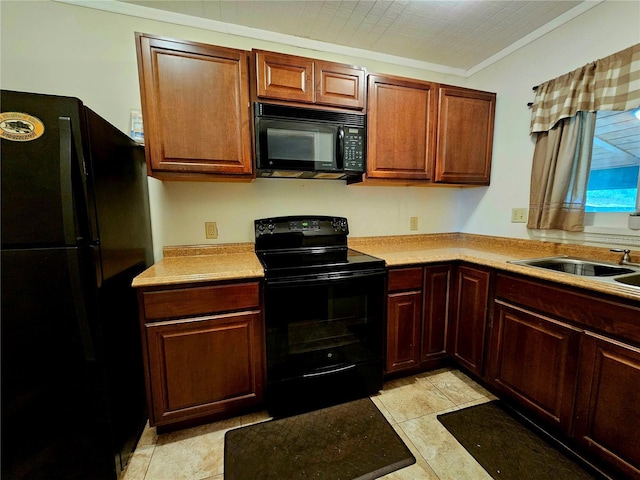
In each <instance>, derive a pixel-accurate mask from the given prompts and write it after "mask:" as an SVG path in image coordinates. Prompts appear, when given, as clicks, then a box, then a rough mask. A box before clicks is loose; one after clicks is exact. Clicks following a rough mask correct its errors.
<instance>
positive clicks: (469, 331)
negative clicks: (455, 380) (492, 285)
mask: <svg viewBox="0 0 640 480" xmlns="http://www.w3.org/2000/svg"><path fill="white" fill-rule="evenodd" d="M489 279H490V272H489V271H488V270H484V269H480V268H476V267H471V266H469V265H460V266H459V267H458V268H457V271H456V280H455V287H454V288H455V290H454V298H455V301H454V304H453V308H454V310H453V312H452V318H451V324H450V325H449V338H448V341H447V343H448V345H447V350H448V351H449V354H450V355H451V356H452V357H453V359H454V360H455V361H457V362H458V363H459V364H460V365H461V366H463V367H464V368H466V369H467V370H469V371H470V372H472V373H474V374H476V375H478V376H480V377H481V376H482V374H483V367H484V352H485V339H486V333H487V307H488V303H489Z"/></svg>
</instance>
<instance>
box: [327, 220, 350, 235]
mask: <svg viewBox="0 0 640 480" xmlns="http://www.w3.org/2000/svg"><path fill="white" fill-rule="evenodd" d="M331 226H332V227H333V229H334V230H336V231H337V230H342V231H343V232H345V231H346V230H347V219H346V218H334V219H333V220H332V221H331Z"/></svg>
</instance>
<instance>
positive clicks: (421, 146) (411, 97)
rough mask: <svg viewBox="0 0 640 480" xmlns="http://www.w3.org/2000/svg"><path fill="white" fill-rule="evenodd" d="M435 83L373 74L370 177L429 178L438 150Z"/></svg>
mask: <svg viewBox="0 0 640 480" xmlns="http://www.w3.org/2000/svg"><path fill="white" fill-rule="evenodd" d="M435 87H436V86H435V84H433V83H429V82H421V81H417V80H416V81H412V80H409V79H403V78H398V77H389V76H380V75H369V91H368V94H367V95H368V112H369V113H368V118H367V122H368V127H367V135H368V138H367V177H368V178H374V179H375V178H379V179H405V180H429V179H430V178H431V174H432V167H433V159H434V154H435V149H434V147H435V115H436V104H435V97H434V96H435Z"/></svg>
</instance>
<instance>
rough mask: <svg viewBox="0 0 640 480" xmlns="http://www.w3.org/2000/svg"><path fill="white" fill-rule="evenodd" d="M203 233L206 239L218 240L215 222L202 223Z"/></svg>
mask: <svg viewBox="0 0 640 480" xmlns="http://www.w3.org/2000/svg"><path fill="white" fill-rule="evenodd" d="M204 233H205V237H207V238H208V239H214V238H218V225H216V222H204Z"/></svg>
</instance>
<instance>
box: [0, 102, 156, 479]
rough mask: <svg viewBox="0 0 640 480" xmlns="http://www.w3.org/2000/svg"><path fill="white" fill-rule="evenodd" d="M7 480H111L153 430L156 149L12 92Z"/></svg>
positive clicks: (6, 132)
mask: <svg viewBox="0 0 640 480" xmlns="http://www.w3.org/2000/svg"><path fill="white" fill-rule="evenodd" d="M0 137H1V145H0V148H1V150H0V152H1V155H2V165H1V166H2V171H1V195H2V203H1V207H2V212H1V228H2V230H1V238H2V247H1V255H2V257H1V263H0V271H1V276H2V278H1V303H2V310H1V312H0V322H1V324H0V338H1V359H0V362H1V364H0V365H1V376H0V382H1V385H0V391H1V407H2V421H1V423H0V431H1V437H2V438H1V457H0V465H1V469H2V474H1V476H0V477H1V478H2V479H3V480H12V479H29V480H38V479H47V480H52V479H65V480H73V479H83V480H86V479H92V480H102V479H109V480H113V479H116V478H118V476H119V475H120V473H121V471H122V468H123V467H124V465H125V464H126V462H127V461H128V458H129V456H130V454H131V453H132V452H133V450H134V449H135V446H136V443H137V441H138V439H139V438H140V434H141V432H142V430H143V428H144V425H145V422H146V418H147V412H146V407H145V404H146V402H145V387H144V372H143V366H142V352H141V343H140V328H139V322H138V306H137V299H136V293H135V291H134V290H133V289H132V288H131V281H132V279H133V277H134V276H136V275H137V274H138V273H140V272H141V271H143V270H144V269H145V268H147V267H148V266H149V265H150V264H151V263H152V260H153V251H152V244H151V225H150V223H151V222H150V217H149V199H148V190H147V178H146V166H145V159H144V148H143V147H141V146H139V145H137V144H136V143H135V142H133V141H132V140H131V139H130V138H129V137H128V136H127V135H125V134H124V133H122V132H121V131H119V130H118V129H116V128H115V127H113V126H112V125H111V124H109V123H108V122H107V121H106V120H104V119H103V118H101V117H100V116H99V115H97V114H96V113H94V112H93V111H91V110H90V109H89V108H87V107H86V106H84V105H83V103H82V102H81V101H80V100H79V99H77V98H72V97H60V96H52V95H42V94H35V93H24V92H13V91H7V90H1V91H0Z"/></svg>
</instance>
